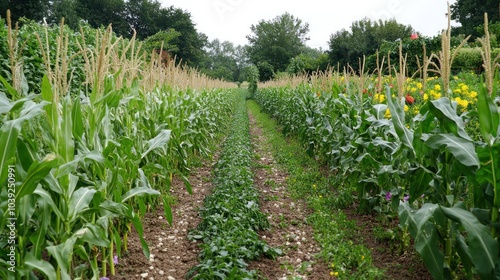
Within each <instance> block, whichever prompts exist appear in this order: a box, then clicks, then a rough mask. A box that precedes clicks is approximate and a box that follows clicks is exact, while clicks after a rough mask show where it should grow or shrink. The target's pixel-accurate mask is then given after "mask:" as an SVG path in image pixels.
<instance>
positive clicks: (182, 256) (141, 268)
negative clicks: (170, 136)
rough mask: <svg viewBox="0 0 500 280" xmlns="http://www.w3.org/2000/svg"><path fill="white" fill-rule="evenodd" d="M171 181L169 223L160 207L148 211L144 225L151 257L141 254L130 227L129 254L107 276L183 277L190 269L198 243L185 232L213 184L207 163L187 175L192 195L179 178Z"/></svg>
mask: <svg viewBox="0 0 500 280" xmlns="http://www.w3.org/2000/svg"><path fill="white" fill-rule="evenodd" d="M173 181H174V182H173V184H172V190H171V191H172V196H173V197H174V198H175V205H173V206H172V212H173V223H172V226H170V225H169V224H168V223H167V221H166V220H165V218H164V217H163V208H162V209H158V211H157V212H156V213H148V214H147V215H146V217H145V218H144V219H143V225H144V237H145V239H146V241H147V242H148V244H149V246H150V251H151V258H150V260H149V261H148V260H147V259H146V258H145V257H144V254H143V253H142V248H141V245H140V243H139V238H138V236H137V233H136V232H135V231H133V234H132V235H131V236H130V238H129V240H130V241H129V254H128V255H127V256H126V257H124V258H122V259H120V260H119V264H118V265H117V267H116V269H117V273H116V274H117V275H116V276H114V277H110V279H123V280H125V279H127V280H128V279H147V280H154V279H157V280H163V279H166V280H174V279H177V280H179V279H186V274H187V272H188V271H189V269H191V268H192V267H193V266H194V265H195V264H196V263H197V256H198V253H199V249H198V245H197V243H196V242H193V241H189V240H188V239H187V235H188V233H189V231H190V230H191V229H193V228H195V227H196V226H197V225H198V223H199V222H200V218H199V217H198V208H199V207H200V206H202V205H203V199H204V198H205V196H206V195H207V194H208V193H209V192H210V189H211V186H212V183H211V182H212V178H211V167H210V164H209V163H205V164H204V166H202V167H199V168H194V169H193V172H192V175H191V176H190V178H189V181H190V182H191V184H192V186H193V194H192V195H190V194H188V192H187V191H186V189H185V188H184V185H183V183H182V181H180V180H177V179H175V178H174V180H173Z"/></svg>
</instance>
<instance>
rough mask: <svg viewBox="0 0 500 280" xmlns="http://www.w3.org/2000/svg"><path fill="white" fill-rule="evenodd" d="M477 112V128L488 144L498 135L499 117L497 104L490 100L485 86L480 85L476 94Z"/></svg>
mask: <svg viewBox="0 0 500 280" xmlns="http://www.w3.org/2000/svg"><path fill="white" fill-rule="evenodd" d="M477 112H478V115H479V129H480V130H481V134H482V135H483V138H484V139H485V141H486V143H487V144H488V145H490V146H491V145H492V144H493V142H494V140H495V138H496V137H497V136H498V135H497V133H498V131H499V130H498V129H499V123H500V121H499V119H500V114H499V113H498V109H497V106H496V105H495V103H493V101H492V100H491V97H490V96H489V94H488V90H487V89H486V87H484V86H482V87H481V90H480V91H479V95H478V102H477Z"/></svg>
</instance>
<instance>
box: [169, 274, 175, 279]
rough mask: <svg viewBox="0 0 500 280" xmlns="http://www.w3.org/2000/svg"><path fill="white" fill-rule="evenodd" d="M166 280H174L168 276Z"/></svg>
mask: <svg viewBox="0 0 500 280" xmlns="http://www.w3.org/2000/svg"><path fill="white" fill-rule="evenodd" d="M167 280H175V278H174V277H172V276H170V275H169V276H168V277H167Z"/></svg>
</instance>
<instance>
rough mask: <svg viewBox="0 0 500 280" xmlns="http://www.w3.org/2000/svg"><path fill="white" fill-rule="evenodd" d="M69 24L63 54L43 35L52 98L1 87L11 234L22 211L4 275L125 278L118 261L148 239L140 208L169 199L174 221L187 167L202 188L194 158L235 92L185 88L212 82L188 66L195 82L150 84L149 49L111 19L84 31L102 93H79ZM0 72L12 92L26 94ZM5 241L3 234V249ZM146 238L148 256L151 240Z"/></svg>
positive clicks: (0, 274)
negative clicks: (120, 34) (11, 186)
mask: <svg viewBox="0 0 500 280" xmlns="http://www.w3.org/2000/svg"><path fill="white" fill-rule="evenodd" d="M66 32H68V30H67V29H66V30H64V26H63V24H61V26H60V29H59V33H58V35H57V40H56V42H57V44H56V46H55V47H56V59H51V58H50V55H49V53H50V51H51V50H52V49H51V48H52V47H53V46H51V45H50V44H49V43H48V42H49V40H48V38H49V36H50V35H51V34H49V33H50V31H49V30H48V29H47V28H46V29H45V37H43V36H39V37H38V38H39V39H38V40H39V42H40V45H41V48H42V49H43V51H42V53H43V56H44V59H45V65H46V69H47V74H46V77H45V78H44V79H43V83H42V86H41V99H40V98H38V97H37V96H36V95H28V96H26V97H23V98H18V99H16V100H10V99H9V98H8V97H7V95H6V94H5V93H3V92H0V101H1V103H2V104H3V105H2V107H1V110H0V114H1V116H2V123H1V124H2V125H1V134H0V143H1V148H0V185H1V186H2V188H1V189H0V201H2V203H0V231H1V232H6V230H7V229H8V228H7V226H8V225H9V217H11V216H9V215H10V214H9V213H13V215H14V216H13V217H14V218H15V219H16V231H15V233H16V239H15V241H16V243H15V248H14V249H15V250H14V251H15V256H16V259H15V260H16V271H15V273H13V272H11V271H10V270H9V264H8V263H7V262H5V261H3V259H2V261H0V278H2V279H9V280H10V279H29V278H32V277H34V276H35V274H37V275H38V276H42V277H44V278H45V279H51V280H52V279H57V280H59V279H75V278H79V277H81V278H94V279H95V278H99V277H101V276H109V275H113V274H114V273H115V270H114V258H115V256H117V257H118V258H119V257H120V256H121V255H122V254H123V252H124V251H126V250H127V249H128V248H127V237H128V234H129V232H130V231H131V230H132V228H134V229H135V230H136V231H137V232H138V233H139V237H141V238H142V236H143V234H142V224H141V221H140V218H139V217H140V216H142V215H144V214H145V212H146V211H148V209H152V208H155V207H156V206H158V205H160V203H163V207H164V212H165V216H166V218H167V220H168V221H171V219H172V213H171V210H170V205H169V201H171V199H170V198H169V188H170V182H171V180H172V175H175V174H177V175H178V176H181V178H183V179H184V180H185V183H186V187H187V188H188V190H190V185H189V182H188V181H187V179H186V177H185V175H186V172H187V171H188V166H189V162H188V157H190V156H191V155H193V154H202V155H208V154H209V151H208V149H207V146H208V142H209V141H210V139H211V138H213V137H214V135H215V133H216V131H218V129H220V127H221V126H222V125H223V124H224V121H225V119H226V118H227V116H229V114H230V112H231V107H232V106H231V104H232V102H233V98H232V96H233V95H232V94H227V93H226V92H224V91H222V90H211V91H206V90H203V91H202V92H200V91H194V90H191V89H186V90H180V88H186V87H188V86H191V85H196V86H199V85H201V86H203V85H207V84H209V83H210V82H207V81H205V82H203V81H204V80H207V78H206V77H203V76H200V75H199V74H196V73H195V72H189V73H185V72H187V71H185V70H184V71H183V70H180V68H179V67H177V66H172V69H170V71H172V72H174V73H175V75H178V76H177V77H176V79H186V80H184V81H179V83H180V82H182V84H181V85H179V86H178V88H179V89H174V88H173V87H171V86H166V85H164V84H163V85H162V84H160V83H158V84H155V85H153V84H150V85H149V87H148V86H144V87H142V86H141V82H142V80H141V79H144V78H145V77H147V75H148V74H149V73H148V69H144V68H143V64H144V63H143V60H142V58H143V57H144V56H143V55H142V54H141V53H140V51H139V50H140V47H138V48H136V43H135V42H134V40H133V39H132V40H131V41H129V42H128V43H123V44H122V42H123V40H122V39H119V38H118V39H116V38H115V37H114V36H113V34H112V32H111V29H110V28H108V29H107V30H106V31H105V32H101V31H96V36H95V38H96V39H95V42H93V44H89V43H88V42H86V38H85V37H84V35H83V32H82V38H81V41H80V42H79V44H80V52H79V53H78V55H80V56H81V58H82V60H83V61H84V65H83V67H84V68H85V71H86V75H87V82H88V83H89V87H91V89H92V90H91V92H90V93H89V94H88V95H81V96H74V95H72V94H69V93H70V92H72V89H71V88H70V85H71V82H70V81H71V70H70V69H71V68H72V67H73V66H74V64H73V63H76V62H75V59H76V58H77V55H74V56H69V55H68V53H67V50H68V45H69V43H70V37H69V36H68V34H67V33H66ZM150 70H151V69H150ZM152 70H154V71H155V70H159V68H155V69H152ZM161 70H162V71H163V70H164V69H161ZM167 70H169V69H167ZM163 73H165V76H167V77H168V75H167V73H166V71H165V72H163ZM181 75H184V76H181ZM159 78H160V80H159V81H161V82H162V83H164V82H169V81H172V80H174V81H175V79H172V78H171V77H170V78H164V77H159ZM0 80H1V82H2V83H4V85H5V86H6V88H7V89H8V93H9V95H10V96H12V97H15V96H18V97H21V95H20V94H19V92H18V90H17V89H15V88H14V87H11V86H10V85H9V84H8V83H7V82H6V81H5V79H3V78H1V77H0ZM174 86H175V85H174ZM9 166H10V167H9ZM12 174H14V175H12ZM9 176H10V177H13V176H14V177H15V202H16V207H15V208H16V209H15V211H9V206H8V204H6V203H3V202H4V201H8V197H9V193H8V191H7V188H5V187H4V186H6V182H7V178H8V177H9ZM4 241H5V239H4V236H3V235H2V236H1V237H0V245H1V246H2V247H3V246H4V245H5V244H6V243H4ZM141 243H142V247H143V251H144V253H145V255H146V256H148V255H149V249H148V246H147V244H146V242H145V240H144V239H141ZM82 268H83V269H82Z"/></svg>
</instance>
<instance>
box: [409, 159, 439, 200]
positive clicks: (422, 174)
mask: <svg viewBox="0 0 500 280" xmlns="http://www.w3.org/2000/svg"><path fill="white" fill-rule="evenodd" d="M407 175H408V176H407V178H408V181H409V185H410V198H409V203H413V201H415V200H416V199H417V198H419V197H420V196H421V195H422V194H424V192H425V191H426V190H427V189H428V188H429V184H430V182H431V181H432V179H433V174H432V172H431V171H430V170H428V169H426V168H424V167H422V166H420V167H418V168H416V169H413V170H410V171H408V174H407Z"/></svg>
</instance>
